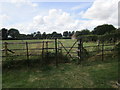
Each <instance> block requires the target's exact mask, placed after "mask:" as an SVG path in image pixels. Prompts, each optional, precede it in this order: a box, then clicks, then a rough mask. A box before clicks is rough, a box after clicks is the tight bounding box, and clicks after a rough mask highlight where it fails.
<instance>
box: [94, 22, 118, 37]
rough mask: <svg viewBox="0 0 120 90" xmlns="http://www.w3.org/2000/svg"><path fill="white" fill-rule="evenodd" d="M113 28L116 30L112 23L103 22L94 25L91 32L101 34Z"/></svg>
mask: <svg viewBox="0 0 120 90" xmlns="http://www.w3.org/2000/svg"><path fill="white" fill-rule="evenodd" d="M114 30H116V28H115V27H114V26H113V25H108V24H103V25H99V26H97V27H95V28H94V30H93V31H92V33H93V34H96V35H103V34H105V33H110V32H111V31H114Z"/></svg>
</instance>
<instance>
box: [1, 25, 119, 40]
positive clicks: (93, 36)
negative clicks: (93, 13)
mask: <svg viewBox="0 0 120 90" xmlns="http://www.w3.org/2000/svg"><path fill="white" fill-rule="evenodd" d="M0 35H1V39H3V40H8V39H12V40H24V39H54V38H58V39H70V38H80V37H84V40H85V41H97V40H98V39H102V38H103V37H104V39H105V38H106V37H109V39H111V40H113V39H116V37H117V38H118V37H119V36H120V30H119V29H117V28H115V27H114V26H113V25H111V24H110V25H109V24H103V25H99V26H96V27H95V28H94V29H93V30H92V31H91V30H88V29H83V30H77V31H64V32H63V33H57V32H55V31H54V32H52V33H49V34H46V32H43V33H41V32H40V31H37V32H34V33H31V34H21V33H20V32H19V30H18V29H15V28H11V29H9V30H8V29H6V28H2V29H1V30H0ZM114 35H115V36H114ZM106 39H107V38H106Z"/></svg>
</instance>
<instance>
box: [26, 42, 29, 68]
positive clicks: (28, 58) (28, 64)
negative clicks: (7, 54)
mask: <svg viewBox="0 0 120 90" xmlns="http://www.w3.org/2000/svg"><path fill="white" fill-rule="evenodd" d="M26 51H27V63H28V66H29V52H28V42H26Z"/></svg>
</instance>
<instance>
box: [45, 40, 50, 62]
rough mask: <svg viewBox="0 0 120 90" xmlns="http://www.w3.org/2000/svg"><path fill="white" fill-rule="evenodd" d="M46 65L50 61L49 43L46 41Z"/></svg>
mask: <svg viewBox="0 0 120 90" xmlns="http://www.w3.org/2000/svg"><path fill="white" fill-rule="evenodd" d="M45 62H46V64H47V62H49V61H48V41H46V60H45Z"/></svg>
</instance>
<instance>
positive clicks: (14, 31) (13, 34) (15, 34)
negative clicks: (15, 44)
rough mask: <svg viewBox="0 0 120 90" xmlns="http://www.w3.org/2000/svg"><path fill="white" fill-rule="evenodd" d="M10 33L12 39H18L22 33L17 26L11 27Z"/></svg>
mask: <svg viewBox="0 0 120 90" xmlns="http://www.w3.org/2000/svg"><path fill="white" fill-rule="evenodd" d="M8 35H9V36H11V37H12V39H18V36H19V35H20V33H19V31H18V30H17V29H15V28H11V29H9V31H8Z"/></svg>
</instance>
